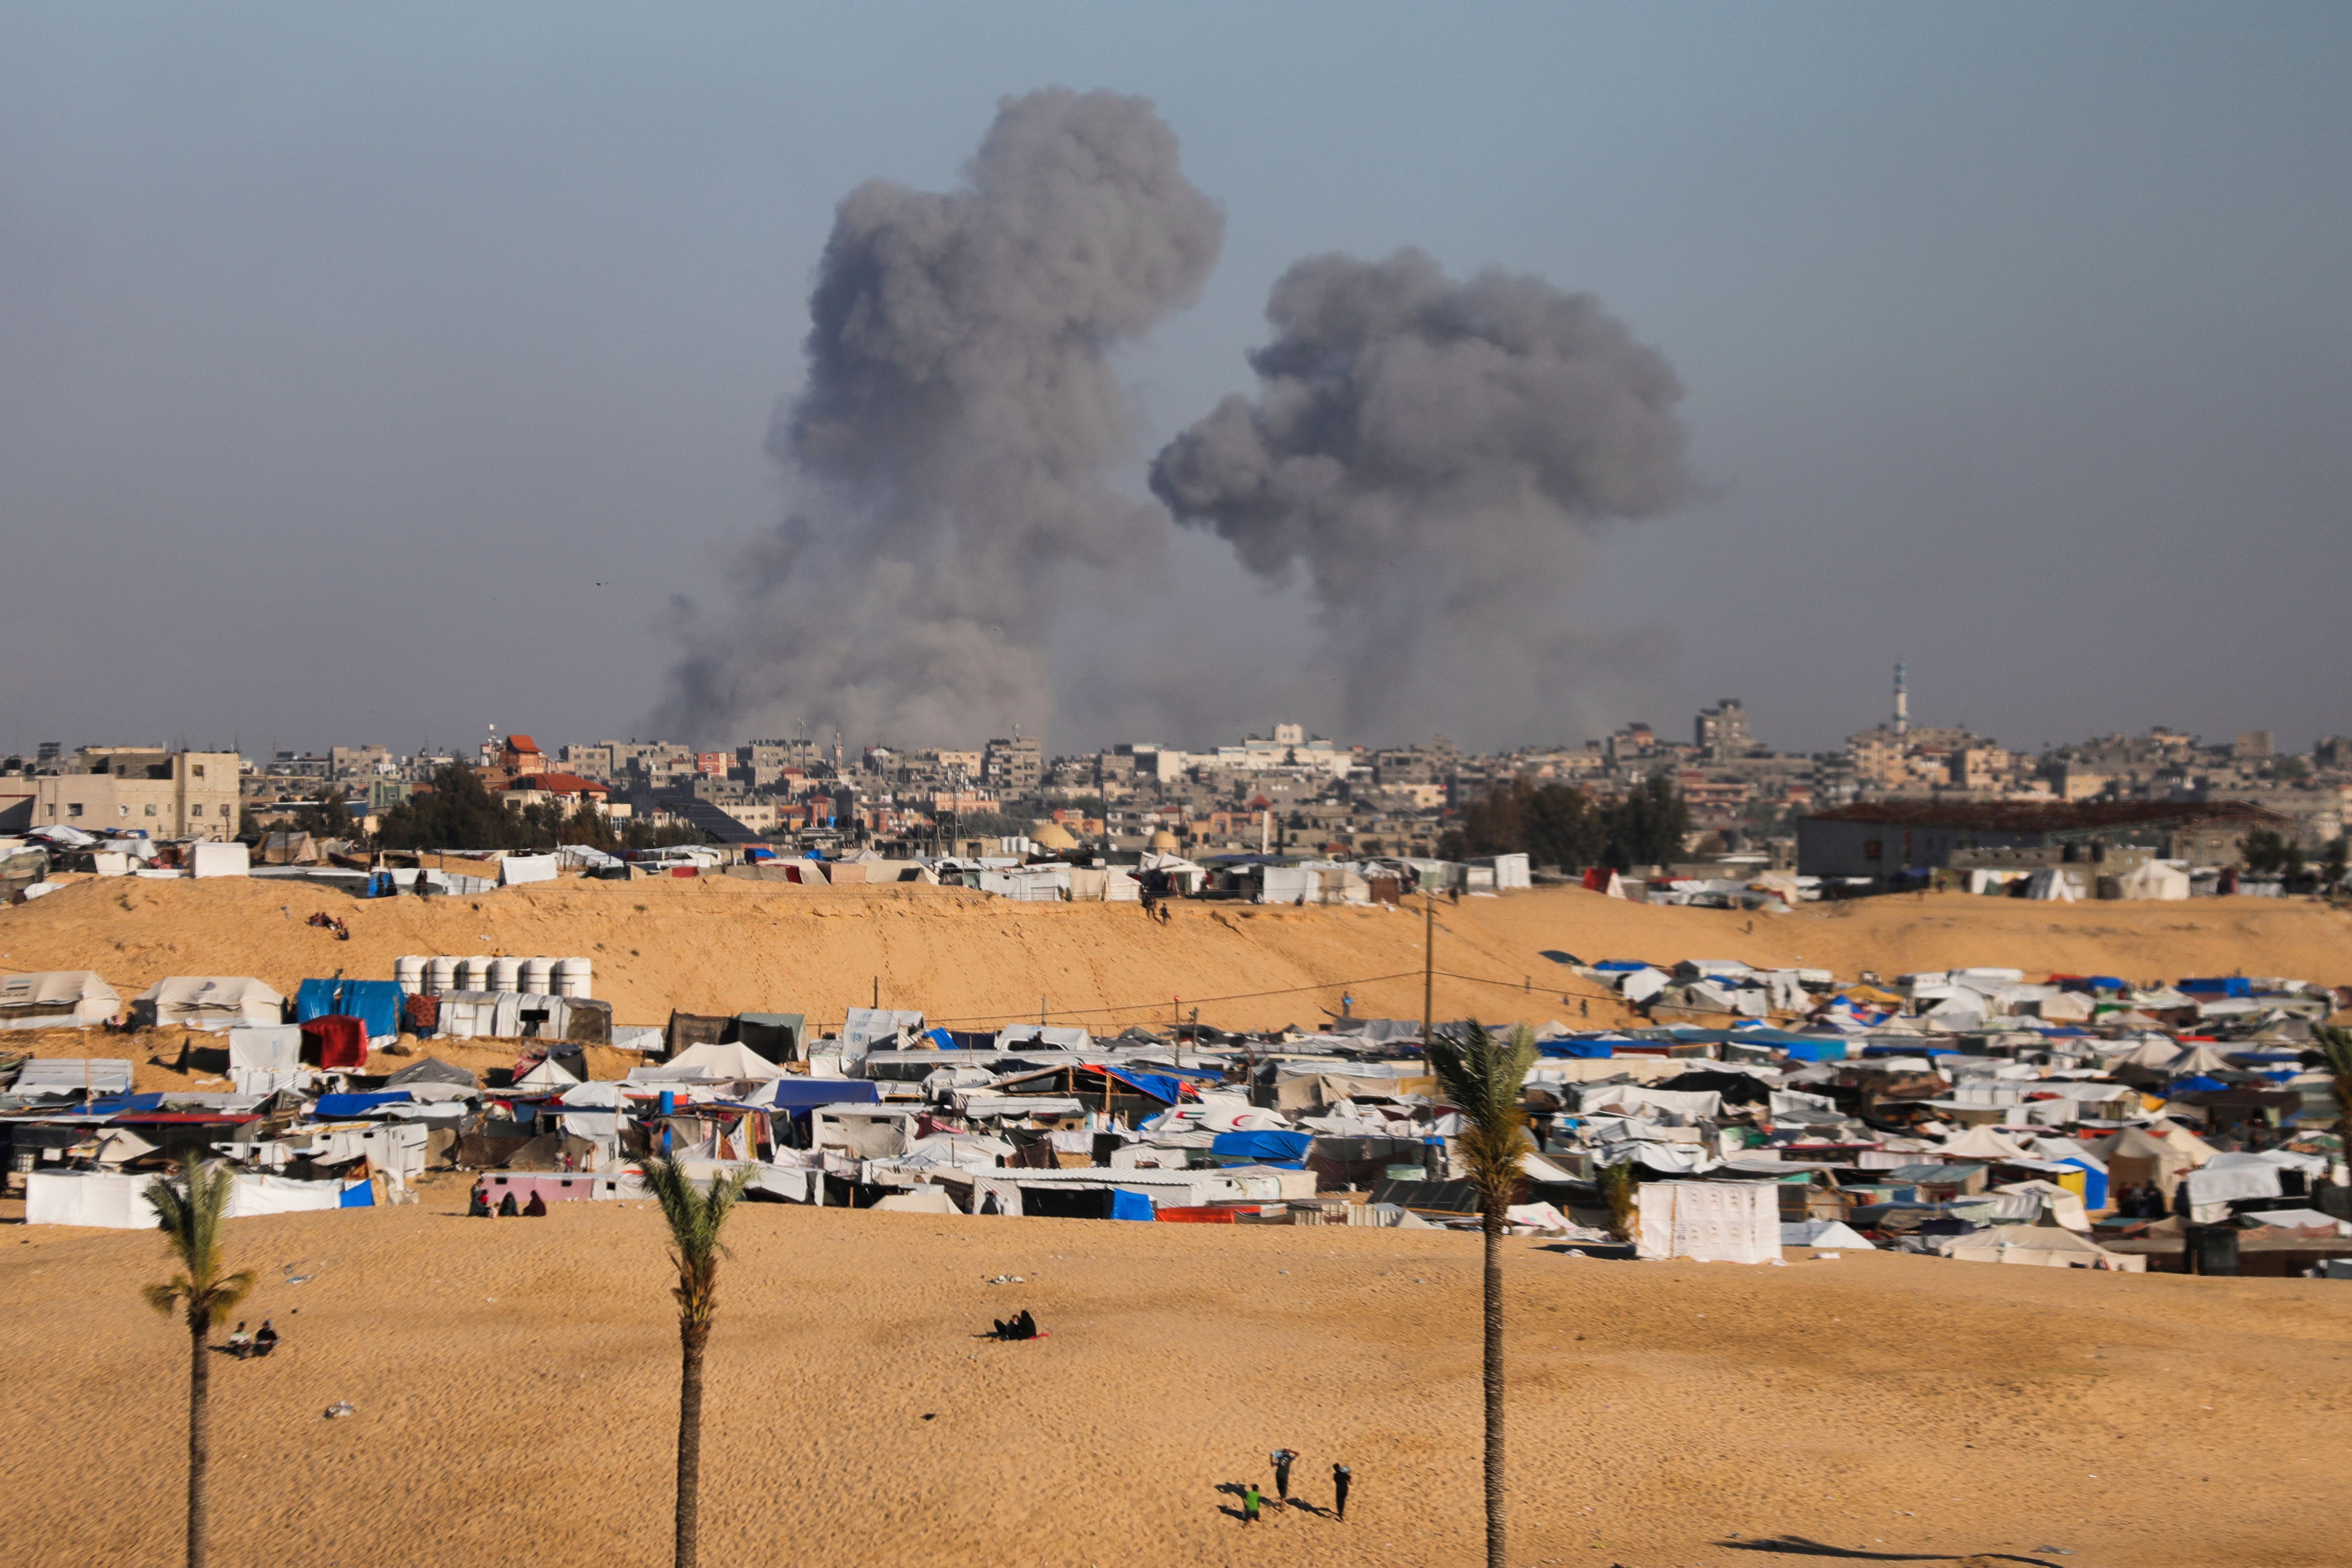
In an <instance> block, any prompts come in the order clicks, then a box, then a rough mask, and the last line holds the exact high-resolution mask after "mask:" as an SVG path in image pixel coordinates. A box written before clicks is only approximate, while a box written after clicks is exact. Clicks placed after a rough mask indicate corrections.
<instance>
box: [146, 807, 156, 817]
mask: <svg viewBox="0 0 2352 1568" xmlns="http://www.w3.org/2000/svg"><path fill="white" fill-rule="evenodd" d="M147 815H148V816H154V815H155V808H154V807H153V806H152V805H151V806H149V807H148V808H147Z"/></svg>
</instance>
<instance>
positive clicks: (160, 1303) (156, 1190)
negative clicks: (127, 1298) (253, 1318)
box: [145, 1154, 254, 1323]
mask: <svg viewBox="0 0 2352 1568" xmlns="http://www.w3.org/2000/svg"><path fill="white" fill-rule="evenodd" d="M235 1193H236V1172H234V1171H232V1170H230V1169H229V1168H228V1167H227V1166H226V1164H214V1165H212V1166H210V1167H207V1166H206V1165H205V1163H204V1162H203V1161H201V1160H199V1159H198V1158H197V1157H196V1156H195V1155H194V1154H190V1155H189V1156H188V1157H187V1158H185V1159H184V1160H183V1161H181V1162H180V1165H179V1168H178V1170H177V1171H176V1172H175V1173H174V1174H173V1175H171V1176H158V1177H156V1178H155V1179H154V1180H153V1181H152V1182H150V1183H148V1184H147V1201H148V1202H149V1203H151V1204H152V1205H154V1207H155V1216H156V1228H157V1229H158V1230H161V1231H162V1232H163V1239H164V1241H165V1243H166V1244H168V1245H169V1246H170V1247H171V1249H172V1254H173V1257H174V1258H178V1259H179V1261H180V1265H181V1267H182V1268H183V1270H184V1272H182V1273H180V1274H176V1275H174V1276H173V1277H172V1279H170V1280H169V1281H167V1282H166V1283H164V1284H162V1285H151V1286H149V1287H147V1289H146V1292H145V1294H146V1299H147V1304H148V1305H149V1306H151V1307H153V1308H154V1309H155V1310H157V1311H159V1312H165V1313H168V1312H170V1311H171V1310H172V1308H173V1306H174V1305H179V1306H183V1307H184V1308H185V1309H186V1310H187V1313H188V1317H189V1319H190V1321H202V1322H205V1323H209V1322H210V1321H211V1319H212V1316H213V1314H214V1313H215V1312H221V1311H226V1310H228V1309H229V1308H231V1307H234V1306H235V1305H236V1303H237V1302H238V1301H240V1300H244V1299H245V1296H246V1293H247V1291H249V1290H251V1289H253V1285H254V1276H253V1273H252V1271H251V1270H249V1269H247V1270H241V1271H239V1272H238V1273H236V1274H232V1275H227V1276H224V1275H223V1274H222V1272H221V1255H220V1239H221V1226H222V1224H223V1222H224V1221H226V1219H227V1218H228V1210H229V1200H230V1198H231V1196H232V1195H233V1194H235Z"/></svg>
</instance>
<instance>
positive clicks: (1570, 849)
mask: <svg viewBox="0 0 2352 1568" xmlns="http://www.w3.org/2000/svg"><path fill="white" fill-rule="evenodd" d="M1607 843H1608V830H1607V828H1606V826H1604V825H1603V823H1602V820H1601V812H1600V811H1599V810H1597V809H1595V807H1594V805H1593V804H1592V799H1591V796H1589V795H1586V794H1585V793H1584V792H1583V791H1582V790H1580V789H1574V788H1571V787H1570V786H1569V785H1567V784H1535V783H1533V782H1531V781H1530V780H1528V779H1526V778H1515V779H1513V780H1511V781H1510V782H1509V783H1507V784H1496V785H1495V786H1494V787H1493V788H1492V789H1490V790H1488V791H1487V792H1486V794H1485V795H1482V796H1480V797H1479V798H1478V799H1476V800H1474V801H1472V802H1471V803H1470V804H1469V805H1467V806H1465V807H1464V808H1463V812H1462V822H1461V826H1459V827H1455V828H1450V829H1448V830H1447V841H1446V844H1445V846H1444V848H1443V849H1441V851H1440V853H1441V855H1442V856H1443V857H1444V858H1446V859H1460V858H1464V857H1466V856H1472V855H1512V854H1524V855H1526V856H1527V857H1528V859H1530V860H1532V861H1533V862H1534V863H1535V864H1537V865H1538V866H1559V867H1561V868H1565V869H1569V870H1580V869H1581V868H1584V867H1587V866H1591V865H1593V864H1596V863H1597V862H1598V861H1599V860H1600V859H1601V852H1602V850H1603V849H1604V848H1605V847H1606V846H1607Z"/></svg>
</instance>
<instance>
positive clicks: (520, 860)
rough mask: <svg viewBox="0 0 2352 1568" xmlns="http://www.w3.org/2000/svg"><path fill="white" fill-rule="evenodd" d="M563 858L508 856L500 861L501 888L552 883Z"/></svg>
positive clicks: (551, 856)
mask: <svg viewBox="0 0 2352 1568" xmlns="http://www.w3.org/2000/svg"><path fill="white" fill-rule="evenodd" d="M560 860H561V858H560V857H558V856H554V855H508V856H505V857H503V858H500V859H499V886H500V887H502V888H511V887H513V886H514V885H515V884H516V883H518V882H552V881H553V880H555V868H556V867H557V865H558V864H560Z"/></svg>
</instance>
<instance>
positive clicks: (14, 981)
mask: <svg viewBox="0 0 2352 1568" xmlns="http://www.w3.org/2000/svg"><path fill="white" fill-rule="evenodd" d="M121 1012H122V998H121V996H120V995H118V994H116V993H115V990H114V987H113V986H111V985H109V984H107V983H106V982H105V981H103V980H100V978H99V977H98V976H97V975H96V974H94V973H91V972H90V971H89V970H87V969H52V970H47V971H45V972H43V973H39V974H11V975H9V976H7V977H6V978H5V979H0V1029H58V1028H68V1029H69V1028H79V1027H83V1026H88V1025H90V1024H110V1023H112V1022H113V1021H114V1020H115V1018H116V1017H117V1016H120V1015H121Z"/></svg>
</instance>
